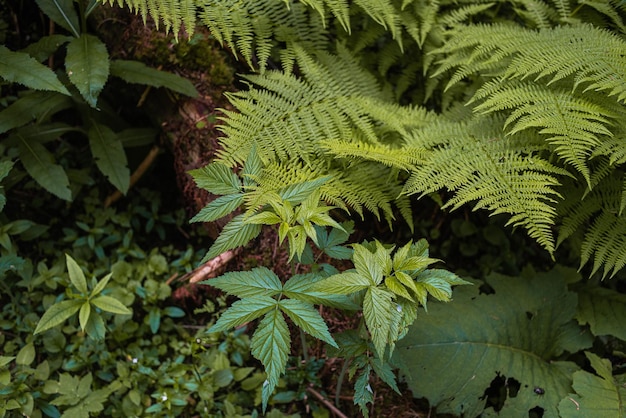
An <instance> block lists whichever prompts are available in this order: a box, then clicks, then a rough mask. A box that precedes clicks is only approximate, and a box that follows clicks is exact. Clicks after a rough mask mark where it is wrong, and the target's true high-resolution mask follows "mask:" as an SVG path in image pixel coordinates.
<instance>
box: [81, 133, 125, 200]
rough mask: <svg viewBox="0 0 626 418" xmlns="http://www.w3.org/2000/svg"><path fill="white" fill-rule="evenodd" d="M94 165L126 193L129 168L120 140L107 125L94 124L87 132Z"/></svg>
mask: <svg viewBox="0 0 626 418" xmlns="http://www.w3.org/2000/svg"><path fill="white" fill-rule="evenodd" d="M87 136H88V137H89V146H90V147H91V153H92V155H93V156H94V158H95V160H96V165H97V166H98V168H99V169H100V171H101V172H102V174H104V175H105V176H106V177H107V178H108V179H109V181H110V182H111V184H113V185H114V186H115V187H117V189H118V190H119V191H120V192H122V193H124V194H126V192H127V191H128V187H129V186H130V170H129V169H128V163H127V161H126V153H125V152H124V147H123V146H122V142H121V141H120V140H119V139H118V138H117V135H115V132H113V131H112V130H111V128H109V127H108V126H105V125H100V124H94V125H93V126H91V128H89V132H88V133H87Z"/></svg>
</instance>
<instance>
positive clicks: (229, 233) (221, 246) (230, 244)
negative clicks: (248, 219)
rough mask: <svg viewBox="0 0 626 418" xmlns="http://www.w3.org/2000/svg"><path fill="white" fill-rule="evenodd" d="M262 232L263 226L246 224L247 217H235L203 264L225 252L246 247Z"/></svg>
mask: <svg viewBox="0 0 626 418" xmlns="http://www.w3.org/2000/svg"><path fill="white" fill-rule="evenodd" d="M260 232H261V225H255V224H247V223H245V215H244V214H241V215H238V216H235V217H234V218H233V219H231V221H230V222H228V223H227V224H226V225H225V226H224V228H223V229H222V233H221V234H220V236H219V237H217V239H216V240H215V242H214V243H213V245H212V246H211V248H210V249H209V252H208V253H207V254H206V255H205V256H204V258H203V259H202V262H205V261H207V260H210V259H212V258H213V257H217V256H218V255H220V254H222V253H223V252H224V251H228V250H232V249H233V248H237V247H240V246H242V245H246V244H247V243H248V242H249V241H250V240H252V239H254V238H256V237H257V236H258V235H259V233H260Z"/></svg>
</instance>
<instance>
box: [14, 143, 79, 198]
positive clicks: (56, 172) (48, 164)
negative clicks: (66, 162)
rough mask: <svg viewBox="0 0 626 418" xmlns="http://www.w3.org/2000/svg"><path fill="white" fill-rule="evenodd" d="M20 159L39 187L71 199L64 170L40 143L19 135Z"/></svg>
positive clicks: (60, 196)
mask: <svg viewBox="0 0 626 418" xmlns="http://www.w3.org/2000/svg"><path fill="white" fill-rule="evenodd" d="M20 139H21V141H20V143H19V150H20V160H21V161H22V164H23V165H24V168H25V169H26V171H27V172H28V174H30V176H31V177H32V178H33V179H34V180H35V181H36V182H37V183H39V185H40V186H41V187H43V188H44V189H46V190H47V191H49V192H50V193H52V194H54V195H56V196H57V197H59V198H61V199H64V200H72V191H71V190H70V188H69V185H70V182H69V179H68V178H67V174H65V170H63V167H61V166H60V165H58V164H55V163H54V157H53V156H52V154H51V153H50V152H49V151H48V150H47V149H46V148H45V147H44V146H43V145H41V144H40V143H38V142H35V141H29V140H28V139H27V138H23V137H21V136H20Z"/></svg>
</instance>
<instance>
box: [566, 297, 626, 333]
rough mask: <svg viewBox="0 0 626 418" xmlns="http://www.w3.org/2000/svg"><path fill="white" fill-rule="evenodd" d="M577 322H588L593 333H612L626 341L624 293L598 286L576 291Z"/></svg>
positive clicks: (625, 303) (625, 302)
mask: <svg viewBox="0 0 626 418" xmlns="http://www.w3.org/2000/svg"><path fill="white" fill-rule="evenodd" d="M576 317H577V319H578V322H579V323H580V324H581V325H582V324H589V327H590V328H591V332H592V333H593V334H594V335H612V336H614V337H617V338H619V339H621V340H622V341H626V329H625V328H626V327H624V318H626V295H624V294H622V293H618V292H616V291H614V290H611V289H606V288H602V287H598V286H592V285H589V286H585V287H583V288H581V289H580V290H579V291H578V313H577V314H576Z"/></svg>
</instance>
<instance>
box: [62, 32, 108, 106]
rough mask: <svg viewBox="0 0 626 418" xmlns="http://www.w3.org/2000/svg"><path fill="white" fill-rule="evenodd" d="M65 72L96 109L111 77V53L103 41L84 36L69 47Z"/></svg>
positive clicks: (73, 40)
mask: <svg viewBox="0 0 626 418" xmlns="http://www.w3.org/2000/svg"><path fill="white" fill-rule="evenodd" d="M65 70H66V71H67V75H68V77H69V78H70V81H71V82H72V84H74V85H75V86H76V88H77V89H78V91H79V92H80V94H81V95H82V96H83V98H84V99H85V101H86V102H87V103H89V105H90V106H91V107H94V108H95V107H96V105H97V102H98V95H100V92H101V91H102V88H103V87H104V84H105V83H106V81H107V79H108V77H109V53H108V52H107V49H106V46H105V45H104V43H102V41H101V40H100V39H98V38H96V37H95V36H93V35H86V34H82V35H80V37H78V38H75V39H72V41H71V42H70V43H69V44H68V45H67V56H66V58H65Z"/></svg>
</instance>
